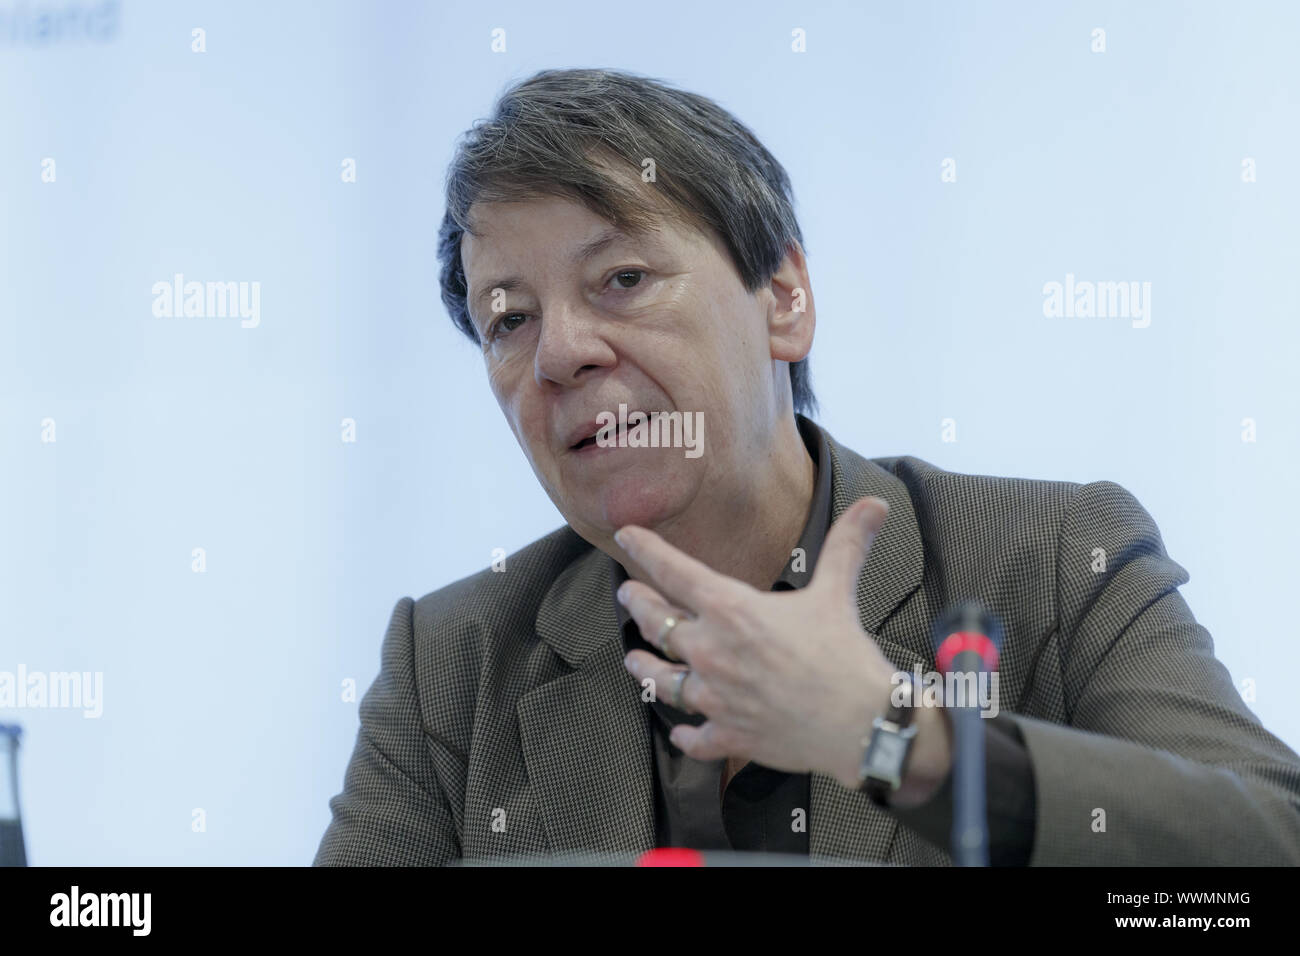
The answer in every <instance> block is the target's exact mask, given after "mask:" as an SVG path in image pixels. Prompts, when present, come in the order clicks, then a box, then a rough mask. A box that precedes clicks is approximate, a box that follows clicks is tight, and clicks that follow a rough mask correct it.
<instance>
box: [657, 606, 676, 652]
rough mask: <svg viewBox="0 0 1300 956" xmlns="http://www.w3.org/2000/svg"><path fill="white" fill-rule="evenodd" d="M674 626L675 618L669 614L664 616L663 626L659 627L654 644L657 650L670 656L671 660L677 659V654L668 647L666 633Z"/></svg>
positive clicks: (669, 632)
mask: <svg viewBox="0 0 1300 956" xmlns="http://www.w3.org/2000/svg"><path fill="white" fill-rule="evenodd" d="M676 626H677V618H675V617H673V616H672V615H671V614H669V615H668V616H667V617H666V618H664V626H663V627H661V628H659V637H658V639H657V640H656V641H655V645H656V646H657V647H658V648H659V650H661V651H663V653H664V654H665V655H666V656H668V657H671V658H672V659H673V660H677V656H676V655H675V654H674V653H673V652H672V651H671V650H669V648H668V635H669V634H671V633H672V632H673V628H675V627H676Z"/></svg>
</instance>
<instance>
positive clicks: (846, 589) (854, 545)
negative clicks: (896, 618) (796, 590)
mask: <svg viewBox="0 0 1300 956" xmlns="http://www.w3.org/2000/svg"><path fill="white" fill-rule="evenodd" d="M888 514H889V503H888V502H887V501H885V500H884V499H883V498H876V497H871V498H861V499H859V500H858V501H855V502H854V503H853V504H852V505H850V506H849V508H848V510H847V511H845V512H844V514H842V515H840V517H839V520H838V521H836V522H835V524H833V525H832V526H831V529H830V531H828V532H827V533H826V541H825V543H824V544H822V550H821V554H820V555H818V557H817V568H816V570H815V571H814V572H813V579H812V581H811V583H810V586H811V587H823V588H830V589H833V590H834V591H835V592H837V593H839V594H841V595H843V596H844V598H845V599H846V600H847V601H848V602H849V604H853V603H854V602H855V600H856V597H857V589H858V575H859V574H860V573H861V572H862V565H864V564H865V563H866V561H867V555H868V554H870V553H871V545H872V542H874V541H875V540H876V532H878V531H879V530H880V528H881V526H883V525H884V523H885V516H886V515H888Z"/></svg>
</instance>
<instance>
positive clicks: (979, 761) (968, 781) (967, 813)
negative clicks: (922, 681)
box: [933, 601, 1002, 866]
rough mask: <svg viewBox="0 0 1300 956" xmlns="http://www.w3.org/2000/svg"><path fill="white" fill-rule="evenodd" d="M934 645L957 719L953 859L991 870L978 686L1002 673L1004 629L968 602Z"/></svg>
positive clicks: (946, 616) (952, 611)
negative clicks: (1000, 659) (1001, 658)
mask: <svg viewBox="0 0 1300 956" xmlns="http://www.w3.org/2000/svg"><path fill="white" fill-rule="evenodd" d="M933 642H934V660H935V665H936V666H937V667H938V669H939V673H941V674H942V675H943V678H944V682H943V684H944V707H945V708H947V710H948V713H949V715H950V716H951V718H952V735H953V753H952V761H953V765H952V794H953V804H952V858H953V862H954V863H955V864H956V865H957V866H988V865H989V822H988V808H987V807H986V806H985V786H986V781H985V767H984V727H983V724H982V723H981V720H982V718H981V717H980V694H979V685H980V684H981V683H982V682H986V681H987V680H988V675H989V674H990V673H991V672H993V671H995V670H997V666H998V648H1000V647H1001V646H1002V625H1001V624H1000V623H999V622H998V619H997V618H996V617H994V615H993V614H992V613H990V612H989V611H988V610H987V609H986V608H985V607H984V606H983V605H982V604H980V603H979V602H978V601H963V602H961V603H960V604H957V605H955V606H953V607H950V608H948V610H946V611H944V613H942V614H941V615H939V617H938V618H937V619H936V620H935V623H934V633H933Z"/></svg>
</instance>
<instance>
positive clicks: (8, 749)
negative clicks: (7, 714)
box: [0, 724, 27, 866]
mask: <svg viewBox="0 0 1300 956" xmlns="http://www.w3.org/2000/svg"><path fill="white" fill-rule="evenodd" d="M21 735H22V728H21V727H19V726H18V725H17V724H0V866H26V865H27V851H26V850H25V849H24V848H23V819H22V815H21V814H20V813H19V812H18V738H19V737H20V736H21Z"/></svg>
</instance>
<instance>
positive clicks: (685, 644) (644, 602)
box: [618, 580, 691, 661]
mask: <svg viewBox="0 0 1300 956" xmlns="http://www.w3.org/2000/svg"><path fill="white" fill-rule="evenodd" d="M618 599H619V601H620V602H621V603H622V604H623V606H624V607H625V608H627V611H628V613H629V614H631V615H632V620H634V621H636V626H637V627H638V628H639V629H640V630H641V636H642V637H644V638H645V640H646V643H647V644H649V645H650V646H651V647H657V648H658V649H659V653H661V654H663V655H664V657H667V658H668V659H669V660H672V661H686V660H690V654H689V646H690V637H691V635H690V634H689V632H684V631H683V628H682V625H683V624H684V623H686V622H687V621H689V620H690V615H689V614H688V613H687V612H686V611H683V610H682V609H681V608H679V607H674V606H673V605H671V604H669V603H668V602H667V601H665V600H664V599H663V598H662V597H661V596H660V594H659V592H658V591H656V590H655V589H654V588H652V587H650V585H648V584H646V583H644V582H642V581H633V580H627V581H624V582H623V583H622V585H620V586H619V589H618ZM670 621H676V624H675V625H674V626H673V627H672V628H671V629H669V628H668V627H667V625H668V624H669V622H670ZM665 631H667V633H665Z"/></svg>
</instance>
